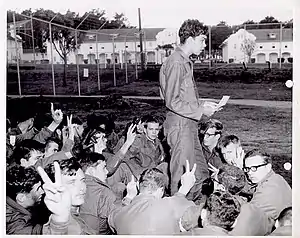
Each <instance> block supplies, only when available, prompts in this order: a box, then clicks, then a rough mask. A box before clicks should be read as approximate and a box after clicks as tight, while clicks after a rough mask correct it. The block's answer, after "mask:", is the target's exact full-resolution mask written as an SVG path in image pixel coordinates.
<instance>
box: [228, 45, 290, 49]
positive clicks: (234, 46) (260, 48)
mask: <svg viewBox="0 0 300 238" xmlns="http://www.w3.org/2000/svg"><path fill="white" fill-rule="evenodd" d="M233 47H234V49H236V44H234V46H233ZM259 48H260V49H262V48H263V46H262V45H261V46H259ZM272 48H273V49H275V45H273V46H272ZM284 48H288V46H287V45H285V46H284Z"/></svg>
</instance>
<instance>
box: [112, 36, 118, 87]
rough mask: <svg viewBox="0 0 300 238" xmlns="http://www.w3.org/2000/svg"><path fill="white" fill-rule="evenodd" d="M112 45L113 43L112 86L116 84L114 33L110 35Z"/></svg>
mask: <svg viewBox="0 0 300 238" xmlns="http://www.w3.org/2000/svg"><path fill="white" fill-rule="evenodd" d="M112 45H113V59H112V60H113V69H114V87H116V86H117V79H116V60H115V35H112Z"/></svg>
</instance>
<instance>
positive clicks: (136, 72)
mask: <svg viewBox="0 0 300 238" xmlns="http://www.w3.org/2000/svg"><path fill="white" fill-rule="evenodd" d="M136 53H137V52H136V37H135V38H134V56H135V79H136V80H138V69H137V56H136Z"/></svg>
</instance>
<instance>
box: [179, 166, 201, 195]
mask: <svg viewBox="0 0 300 238" xmlns="http://www.w3.org/2000/svg"><path fill="white" fill-rule="evenodd" d="M196 168H197V165H196V164H194V166H193V169H192V170H191V171H190V163H189V161H188V160H186V167H185V169H186V171H185V173H184V174H183V175H182V176H181V187H180V189H179V192H180V193H182V194H184V195H186V194H187V193H188V192H189V191H190V190H191V188H192V187H193V186H194V184H195V182H196V177H195V171H196Z"/></svg>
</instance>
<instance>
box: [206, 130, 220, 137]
mask: <svg viewBox="0 0 300 238" xmlns="http://www.w3.org/2000/svg"><path fill="white" fill-rule="evenodd" d="M221 134H222V132H220V131H218V132H216V133H214V134H210V133H204V135H207V136H208V137H211V136H216V135H221Z"/></svg>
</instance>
